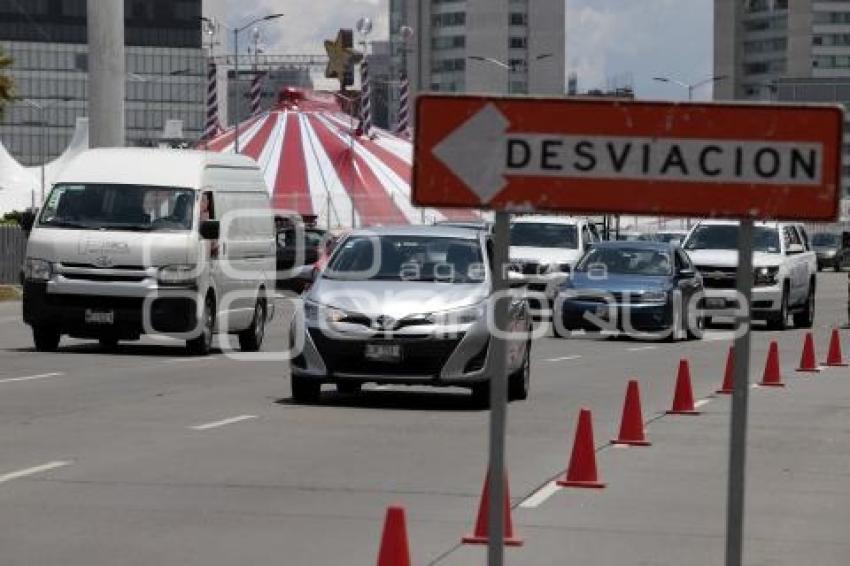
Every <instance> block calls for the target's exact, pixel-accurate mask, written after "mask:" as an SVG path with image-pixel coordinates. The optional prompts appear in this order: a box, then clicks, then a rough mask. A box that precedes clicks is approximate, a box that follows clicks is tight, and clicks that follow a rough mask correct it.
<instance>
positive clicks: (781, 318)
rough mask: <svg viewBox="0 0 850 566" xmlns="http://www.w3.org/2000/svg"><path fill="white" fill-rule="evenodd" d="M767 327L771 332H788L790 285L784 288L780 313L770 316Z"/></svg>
mask: <svg viewBox="0 0 850 566" xmlns="http://www.w3.org/2000/svg"><path fill="white" fill-rule="evenodd" d="M767 326H768V328H770V329H771V330H788V285H784V286H783V287H782V299H780V305H779V312H778V313H771V314H770V315H769V316H768V318H767Z"/></svg>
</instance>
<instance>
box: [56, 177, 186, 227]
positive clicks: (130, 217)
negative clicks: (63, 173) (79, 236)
mask: <svg viewBox="0 0 850 566" xmlns="http://www.w3.org/2000/svg"><path fill="white" fill-rule="evenodd" d="M194 206H195V193H194V191H192V190H191V189H178V188H170V187H146V186H140V185H105V184H90V185H77V184H64V185H56V186H55V187H54V188H53V190H52V191H51V192H50V196H49V197H48V198H47V201H46V202H45V204H44V209H43V210H42V212H41V217H40V220H39V225H40V226H51V227H55V228H75V229H80V230H104V229H107V230H130V231H159V230H169V231H173V230H179V231H185V230H190V229H191V228H192V217H193V210H194Z"/></svg>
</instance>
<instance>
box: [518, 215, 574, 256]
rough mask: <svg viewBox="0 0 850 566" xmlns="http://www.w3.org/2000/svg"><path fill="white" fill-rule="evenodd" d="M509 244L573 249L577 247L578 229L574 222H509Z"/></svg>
mask: <svg viewBox="0 0 850 566" xmlns="http://www.w3.org/2000/svg"><path fill="white" fill-rule="evenodd" d="M511 245H512V246H527V247H530V248H566V249H570V250H575V249H578V230H577V229H576V226H575V225H574V224H546V223H542V222H539V223H538V222H517V223H515V224H511Z"/></svg>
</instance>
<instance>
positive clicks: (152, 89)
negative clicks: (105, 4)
mask: <svg viewBox="0 0 850 566" xmlns="http://www.w3.org/2000/svg"><path fill="white" fill-rule="evenodd" d="M124 2H125V21H126V27H125V33H126V35H125V42H126V45H127V50H126V56H127V100H126V104H125V110H126V113H127V114H126V125H127V144H128V145H153V144H156V143H158V142H159V140H160V139H161V136H162V132H163V129H164V126H165V123H166V121H167V120H181V121H182V123H183V136H184V138H185V139H186V140H187V141H193V140H197V139H198V137H199V136H200V134H201V131H202V128H203V122H204V100H205V91H206V56H205V53H204V50H203V49H202V46H201V39H202V38H201V20H200V18H201V0H124ZM86 27H87V26H86V0H27V1H26V2H24V1H20V0H0V48H2V50H3V51H4V52H5V53H6V54H7V55H9V56H10V57H11V58H12V59H13V65H12V67H11V75H12V77H13V78H14V80H15V83H16V89H17V95H18V97H19V98H20V99H21V100H18V101H17V102H15V103H13V104H11V105H9V106H8V107H7V108H6V112H5V114H4V116H3V118H2V121H0V141H2V143H3V144H4V145H5V146H6V148H7V149H8V150H9V151H10V153H11V154H12V155H13V156H14V157H15V158H16V159H18V160H19V161H21V162H22V163H24V164H26V165H34V164H39V163H41V161H42V154H43V155H44V156H45V157H46V159H48V160H50V159H52V158H54V157H56V156H57V155H59V154H60V153H61V152H62V151H63V150H64V149H65V146H66V145H67V143H68V141H69V140H70V137H71V135H72V133H73V130H74V125H75V122H76V118H77V117H80V116H86V115H87V99H88V84H87V83H88V77H87V49H88V48H87V45H86V42H87V29H86ZM39 107H40V108H39Z"/></svg>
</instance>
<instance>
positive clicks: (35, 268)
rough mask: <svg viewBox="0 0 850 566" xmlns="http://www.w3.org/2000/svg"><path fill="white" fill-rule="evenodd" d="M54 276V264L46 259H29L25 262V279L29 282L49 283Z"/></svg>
mask: <svg viewBox="0 0 850 566" xmlns="http://www.w3.org/2000/svg"><path fill="white" fill-rule="evenodd" d="M51 275H53V264H51V263H50V262H49V261H47V260H45V259H37V258H34V257H28V258H27V259H26V261H25V262H24V277H25V278H26V279H27V280H29V281H48V280H49V279H50V277H51Z"/></svg>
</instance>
